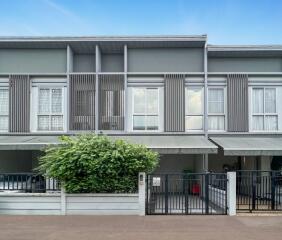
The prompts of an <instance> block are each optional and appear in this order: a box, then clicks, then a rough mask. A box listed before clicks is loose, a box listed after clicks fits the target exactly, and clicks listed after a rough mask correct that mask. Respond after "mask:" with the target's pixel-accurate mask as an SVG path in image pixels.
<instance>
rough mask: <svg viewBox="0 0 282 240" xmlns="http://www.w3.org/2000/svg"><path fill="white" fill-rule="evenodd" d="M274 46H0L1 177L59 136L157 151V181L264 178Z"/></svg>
mask: <svg viewBox="0 0 282 240" xmlns="http://www.w3.org/2000/svg"><path fill="white" fill-rule="evenodd" d="M281 105H282V45H281V46H214V45H207V39H206V36H205V35H201V36H146V37H145V36H140V37H134V36H132V37H22V38H21V37H19V38H17V37H15V38H13V37H11V38H10V37H7V38H6V37H2V38H0V131H1V133H0V172H2V173H6V172H9V173H17V172H31V171H32V170H33V169H34V167H36V166H37V164H38V156H39V155H40V149H42V147H44V146H46V145H47V144H57V143H58V139H57V136H58V135H63V134H64V135H66V134H70V135H73V134H78V133H82V132H96V133H101V132H103V133H104V134H107V135H110V136H112V137H113V138H124V139H128V140H129V141H133V142H137V143H142V144H145V145H147V146H148V147H150V148H152V149H155V150H156V151H159V152H160V154H161V161H160V167H159V168H158V169H157V170H156V172H183V170H190V171H193V172H204V171H215V172H222V171H224V170H226V169H258V170H260V169H261V170H269V169H270V168H271V162H272V159H273V156H282V135H281V133H282V107H281Z"/></svg>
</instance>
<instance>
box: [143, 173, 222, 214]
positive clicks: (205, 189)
mask: <svg viewBox="0 0 282 240" xmlns="http://www.w3.org/2000/svg"><path fill="white" fill-rule="evenodd" d="M146 212H147V214H148V215H153V214H227V175H226V174H225V173H218V174H217V173H188V174H149V175H147V190H146Z"/></svg>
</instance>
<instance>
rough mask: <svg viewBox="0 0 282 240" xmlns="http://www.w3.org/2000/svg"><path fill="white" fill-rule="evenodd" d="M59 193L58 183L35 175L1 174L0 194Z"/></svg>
mask: <svg viewBox="0 0 282 240" xmlns="http://www.w3.org/2000/svg"><path fill="white" fill-rule="evenodd" d="M9 191H12V192H32V193H36V192H38V193H44V192H46V191H60V183H59V182H58V181H56V180H54V179H50V178H45V177H44V176H42V175H40V174H35V173H1V174H0V192H9Z"/></svg>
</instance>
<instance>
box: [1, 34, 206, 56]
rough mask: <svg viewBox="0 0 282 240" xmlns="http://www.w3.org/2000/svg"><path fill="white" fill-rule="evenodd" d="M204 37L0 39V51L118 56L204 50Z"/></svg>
mask: <svg viewBox="0 0 282 240" xmlns="http://www.w3.org/2000/svg"><path fill="white" fill-rule="evenodd" d="M206 41H207V36H206V35H168V36H166V35H163V36H162V35H160V36H153V35H152V36H96V37H95V36H89V37H88V36H85V37H0V48H33V49H34V48H39V49H40V48H66V47H67V45H69V46H70V47H71V48H72V49H73V50H74V52H77V53H94V52H95V46H96V45H99V46H100V48H101V50H102V52H104V53H107V52H110V53H122V52H123V49H124V45H127V47H128V48H151V47H175V48H178V47H179V48H181V47H204V46H205V44H206Z"/></svg>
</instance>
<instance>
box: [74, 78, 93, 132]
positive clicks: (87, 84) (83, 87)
mask: <svg viewBox="0 0 282 240" xmlns="http://www.w3.org/2000/svg"><path fill="white" fill-rule="evenodd" d="M69 87H70V113H69V114H70V117H69V121H70V122H69V126H70V130H74V131H76V130H78V131H79V130H95V94H96V89H95V87H96V75H95V74H70V85H69ZM78 101H80V104H81V103H82V104H83V106H82V107H81V106H80V105H78Z"/></svg>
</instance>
